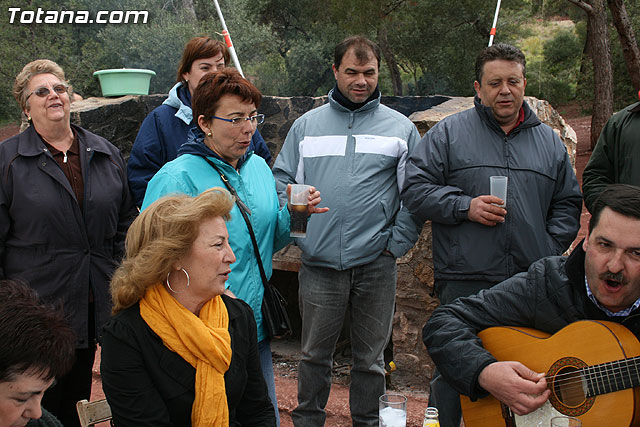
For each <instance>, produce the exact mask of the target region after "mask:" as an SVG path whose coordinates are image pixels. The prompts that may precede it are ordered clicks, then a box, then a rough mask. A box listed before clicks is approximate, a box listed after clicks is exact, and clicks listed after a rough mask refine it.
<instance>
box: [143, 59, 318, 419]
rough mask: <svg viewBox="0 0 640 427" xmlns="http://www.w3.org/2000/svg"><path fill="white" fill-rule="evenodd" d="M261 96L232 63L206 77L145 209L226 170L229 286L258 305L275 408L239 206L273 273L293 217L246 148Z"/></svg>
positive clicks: (214, 181) (212, 182) (195, 190)
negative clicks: (190, 129) (192, 122)
mask: <svg viewBox="0 0 640 427" xmlns="http://www.w3.org/2000/svg"><path fill="white" fill-rule="evenodd" d="M261 100H262V95H261V94H260V92H259V91H258V89H257V88H256V87H255V86H254V85H252V84H251V83H250V82H249V81H248V80H246V79H244V78H242V76H240V74H239V73H238V72H237V71H235V70H223V71H219V72H217V73H211V74H207V75H205V76H204V77H202V79H201V80H200V84H199V85H198V87H197V88H196V90H195V91H194V94H193V103H192V105H193V114H194V117H195V118H196V120H197V123H198V131H197V132H194V133H193V136H192V137H191V138H190V139H189V140H188V141H187V142H186V143H185V144H184V145H183V146H182V147H181V148H180V150H179V151H178V158H177V159H175V160H174V161H172V162H169V163H167V164H166V165H164V166H163V167H162V169H160V171H158V173H157V174H156V175H155V176H154V177H153V179H151V181H150V182H149V186H148V188H147V193H146V195H145V198H144V203H143V204H142V209H143V210H144V209H145V208H146V207H147V206H149V205H150V204H151V203H152V202H153V201H155V200H156V199H158V198H160V197H161V196H164V195H168V194H173V193H185V194H188V195H192V196H194V195H197V194H200V193H201V192H203V191H204V190H206V189H208V188H211V187H224V186H225V185H226V184H225V182H224V181H223V178H222V177H223V176H224V180H225V181H226V182H227V183H228V184H229V186H230V188H232V189H234V190H235V192H236V193H237V195H236V197H237V203H236V206H234V208H233V210H232V211H231V220H230V221H229V222H228V223H227V227H228V229H229V243H230V245H231V248H232V249H233V252H234V253H235V254H236V257H237V259H238V260H237V261H236V262H235V263H234V264H233V265H232V266H231V274H230V275H229V280H227V288H228V289H229V290H230V291H231V292H232V293H233V294H235V295H236V296H237V297H238V298H240V299H242V300H243V301H245V302H246V303H248V304H249V306H250V307H251V308H252V309H253V314H254V316H255V319H256V323H257V325H258V348H259V350H260V361H261V366H262V372H263V374H264V377H265V380H266V382H267V387H268V388H269V396H270V397H271V401H272V403H273V405H274V407H275V408H276V413H277V400H276V395H275V383H274V378H273V366H272V361H271V345H270V341H269V337H268V336H267V335H266V333H265V329H264V326H263V322H262V312H261V307H262V295H263V292H264V287H263V283H262V281H261V275H260V271H259V266H258V260H257V258H256V255H255V253H254V250H253V245H252V242H251V236H250V234H249V231H248V228H247V224H246V223H245V221H244V219H243V217H242V214H241V213H240V210H239V209H240V208H239V206H240V207H242V209H243V211H244V213H245V214H246V215H247V217H248V219H249V220H250V223H251V225H252V229H253V231H254V233H255V239H256V241H257V245H258V248H259V250H260V259H261V262H262V265H263V266H264V271H265V273H266V276H267V279H268V278H269V277H271V272H272V265H271V258H272V257H273V253H274V251H277V250H279V249H281V248H282V247H284V246H285V245H286V244H287V243H289V242H290V237H289V218H290V216H289V210H288V209H287V208H286V207H283V208H282V209H281V208H280V205H279V202H278V195H277V193H276V186H275V180H274V178H273V175H272V173H271V169H269V166H267V164H266V163H265V162H264V160H263V159H262V158H260V157H258V156H256V155H255V154H254V153H253V152H251V151H248V148H249V145H250V143H251V136H252V135H253V134H254V132H255V131H256V126H257V125H258V123H261V122H262V120H264V117H263V115H262V114H258V111H257V109H258V107H259V106H260V101H261ZM320 201H321V200H320V192H318V191H316V190H315V188H312V192H311V195H310V196H309V208H308V210H309V213H310V214H311V213H321V212H325V211H327V210H328V209H327V208H316V205H317V204H318V203H320Z"/></svg>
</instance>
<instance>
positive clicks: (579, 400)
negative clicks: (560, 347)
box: [547, 357, 595, 417]
mask: <svg viewBox="0 0 640 427" xmlns="http://www.w3.org/2000/svg"><path fill="white" fill-rule="evenodd" d="M586 366H587V364H586V363H584V362H583V361H582V360H580V359H578V358H575V357H564V358H562V359H560V360H558V361H556V363H554V364H553V365H552V366H551V368H549V371H547V382H548V383H549V388H550V389H551V396H550V397H549V402H550V403H551V404H552V405H553V407H554V408H556V409H557V410H558V411H559V412H561V413H563V414H565V415H571V416H574V417H577V416H579V415H582V414H584V413H586V412H587V411H588V410H589V409H590V408H591V407H592V406H593V404H594V402H595V397H587V396H585V391H584V388H583V381H582V379H583V378H582V376H581V375H580V369H582V368H585V367H586Z"/></svg>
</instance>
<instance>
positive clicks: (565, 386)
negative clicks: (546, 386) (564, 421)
mask: <svg viewBox="0 0 640 427" xmlns="http://www.w3.org/2000/svg"><path fill="white" fill-rule="evenodd" d="M553 393H554V394H555V395H556V396H557V397H558V400H559V401H560V402H562V403H563V404H564V405H566V406H569V407H574V408H575V407H576V406H579V405H581V404H582V402H584V400H585V397H586V396H585V395H584V390H583V388H582V377H581V375H580V372H579V370H578V369H577V368H575V367H573V366H570V367H566V368H564V369H561V370H560V371H558V373H557V374H556V379H555V380H554V381H553Z"/></svg>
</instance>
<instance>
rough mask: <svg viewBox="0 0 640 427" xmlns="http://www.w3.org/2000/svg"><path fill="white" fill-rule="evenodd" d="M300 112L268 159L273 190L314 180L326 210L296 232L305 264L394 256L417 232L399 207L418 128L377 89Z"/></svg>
mask: <svg viewBox="0 0 640 427" xmlns="http://www.w3.org/2000/svg"><path fill="white" fill-rule="evenodd" d="M334 90H335V89H333V90H331V91H330V92H329V103H328V104H325V105H323V106H321V107H318V108H316V109H313V110H311V111H309V112H307V113H305V114H304V115H303V116H301V117H300V118H298V119H297V120H296V121H295V122H294V124H293V126H292V127H291V129H290V130H289V133H288V135H287V138H286V140H285V142H284V145H283V147H282V150H281V151H280V154H278V157H277V158H276V161H275V163H274V165H273V174H274V176H275V178H276V182H277V187H278V193H279V195H280V199H281V202H282V203H285V201H286V197H287V196H286V191H285V190H286V187H287V184H289V183H298V184H308V185H313V186H314V187H316V189H318V190H319V191H320V192H321V193H322V206H327V207H329V209H330V210H329V211H328V212H326V213H324V214H322V215H314V216H313V217H312V218H311V219H310V220H309V224H308V226H307V237H306V238H304V239H296V244H297V245H298V246H299V247H300V248H301V249H302V261H303V262H304V263H305V264H307V265H313V266H320V267H328V268H332V269H335V270H346V269H349V268H352V267H356V266H359V265H364V264H368V263H370V262H372V261H373V260H375V259H376V258H377V257H378V256H379V255H380V254H381V253H382V252H383V251H384V250H388V251H390V252H391V253H392V254H393V256H395V257H396V258H399V257H401V256H402V255H404V254H405V253H406V252H407V251H408V250H409V249H411V247H412V246H413V244H414V243H415V242H416V240H417V239H418V234H419V233H420V229H421V227H422V223H420V224H419V225H417V224H416V223H415V222H414V219H413V218H412V216H411V215H410V214H409V212H408V211H407V210H406V209H405V208H402V207H401V206H400V189H401V188H402V182H403V179H404V167H405V161H406V158H407V156H408V153H409V152H410V151H411V150H412V149H413V147H414V146H415V145H416V144H417V142H418V138H419V134H418V130H417V129H416V127H415V126H414V124H413V123H411V121H410V120H409V119H407V118H406V117H405V116H403V115H402V114H400V113H399V112H397V111H395V110H392V109H391V108H389V107H387V106H385V105H382V104H380V96H378V97H377V98H376V99H374V100H372V101H369V102H368V103H367V104H365V105H364V106H362V107H361V108H359V109H357V110H354V111H351V110H349V109H348V108H346V107H344V106H342V105H341V104H340V103H338V102H337V101H336V100H335V99H334Z"/></svg>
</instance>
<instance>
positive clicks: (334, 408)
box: [0, 104, 591, 427]
mask: <svg viewBox="0 0 640 427" xmlns="http://www.w3.org/2000/svg"><path fill="white" fill-rule="evenodd" d="M559 111H560V112H561V114H562V115H563V117H564V118H565V120H566V121H567V122H568V124H569V125H570V126H571V127H572V128H573V129H574V130H575V131H576V134H577V137H578V147H577V155H576V174H577V177H578V181H579V182H580V184H582V171H583V170H584V167H585V166H586V164H587V161H588V160H589V156H590V155H591V151H590V148H589V132H590V128H591V117H590V116H585V115H583V114H582V113H581V109H580V106H579V105H577V104H576V105H569V106H564V107H561V108H559ZM18 129H19V125H17V124H15V125H7V126H4V127H0V141H2V140H4V139H6V138H8V137H10V136H12V135H15V134H16V133H17V132H18ZM588 219H589V214H588V213H587V211H586V209H583V213H582V218H581V228H580V232H579V233H578V237H577V238H576V241H575V242H574V245H575V244H577V243H578V242H579V241H580V240H582V238H584V234H585V233H584V230H586V226H587V223H588ZM272 347H273V348H272V350H273V354H274V357H273V358H274V370H275V376H276V390H277V395H278V405H279V409H280V419H281V426H282V427H290V426H293V423H292V421H291V412H292V411H293V409H294V408H295V407H296V404H297V387H298V385H297V368H296V364H297V360H298V359H299V343H297V342H294V341H292V340H289V341H275V342H274V343H273V345H272ZM99 367H100V352H99V351H98V352H97V354H96V363H95V366H94V383H93V390H92V395H91V400H96V399H100V398H103V397H104V393H103V392H102V383H101V381H100V369H99ZM341 372H342V373H339V374H338V375H336V376H334V381H333V387H332V388H331V394H330V395H329V403H328V404H327V408H326V411H327V422H326V425H327V426H330V427H343V426H350V425H351V418H350V415H349V386H348V383H349V379H348V375H347V374H345V373H343V372H344V370H342V371H341ZM401 377H402V376H401V375H398V376H397V377H394V376H393V375H392V376H391V386H390V387H389V389H390V391H398V392H400V393H402V394H404V395H406V396H407V398H408V404H407V407H408V409H407V427H419V426H421V425H422V418H423V416H424V410H425V409H426V407H427V400H428V396H427V390H416V389H410V388H408V387H407V386H406V385H403V384H402V380H401ZM107 425H108V424H107V423H103V424H102V425H101V426H100V427H106V426H107Z"/></svg>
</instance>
